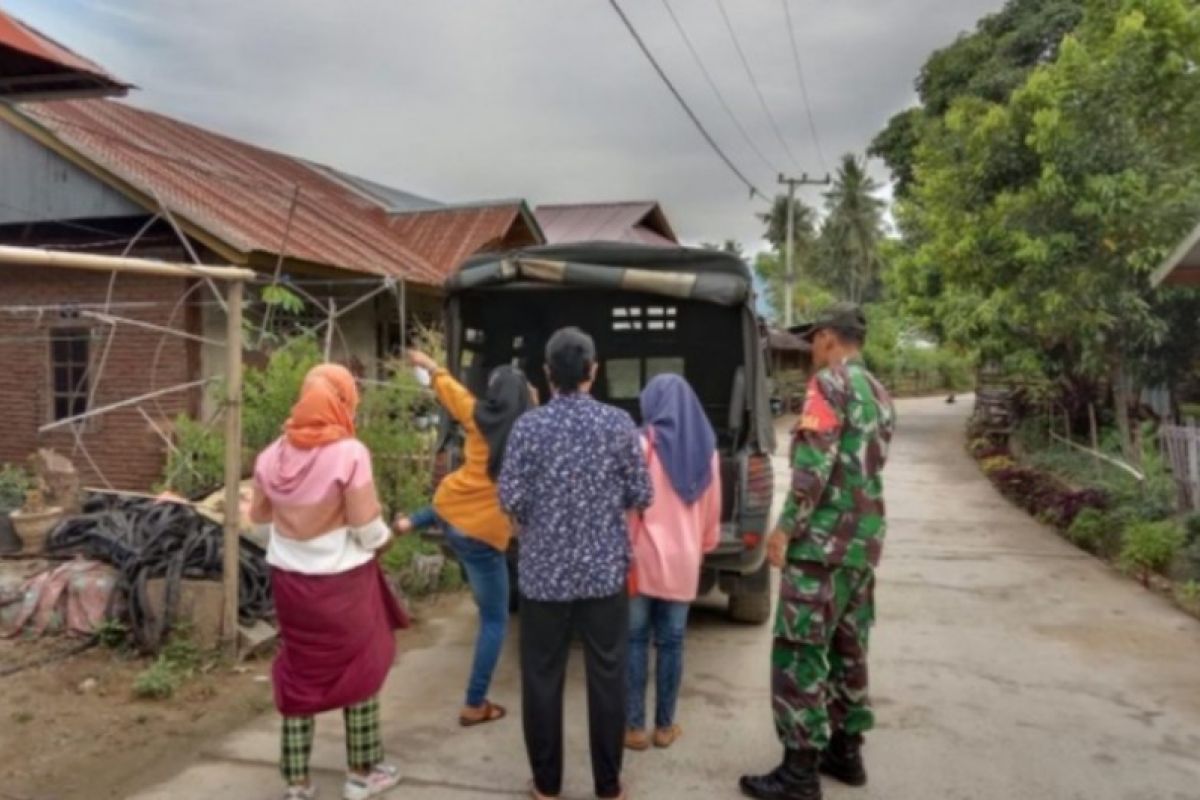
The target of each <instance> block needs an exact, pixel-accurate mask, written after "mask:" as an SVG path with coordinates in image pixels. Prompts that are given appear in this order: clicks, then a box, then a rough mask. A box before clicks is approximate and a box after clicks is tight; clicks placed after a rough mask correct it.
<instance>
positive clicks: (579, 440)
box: [500, 328, 653, 798]
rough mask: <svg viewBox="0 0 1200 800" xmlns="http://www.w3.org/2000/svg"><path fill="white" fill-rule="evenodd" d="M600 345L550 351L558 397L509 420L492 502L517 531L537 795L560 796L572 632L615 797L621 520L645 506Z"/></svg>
mask: <svg viewBox="0 0 1200 800" xmlns="http://www.w3.org/2000/svg"><path fill="white" fill-rule="evenodd" d="M596 369H597V366H596V347H595V344H594V343H593V342H592V339H591V337H589V336H588V335H587V334H585V333H583V332H582V331H580V330H578V329H577V328H564V329H563V330H560V331H558V332H557V333H555V334H554V336H552V337H551V338H550V341H549V343H548V344H547V345H546V373H547V375H548V377H549V379H550V385H551V388H552V389H553V390H554V397H553V399H552V400H551V401H550V402H549V403H547V404H546V405H545V406H543V407H541V408H539V409H536V410H534V411H531V412H528V413H527V414H525V415H524V416H522V417H521V418H520V419H519V420H517V423H516V425H514V426H513V429H512V433H511V434H510V435H509V439H508V445H507V447H506V448H505V453H504V467H503V469H502V470H501V473H500V503H501V505H502V506H503V507H504V509H505V510H506V511H507V512H508V513H509V514H511V515H512V517H513V518H514V519H515V520H516V522H517V526H518V534H517V535H518V542H519V546H520V560H519V563H518V578H517V580H518V587H519V588H520V592H521V682H522V706H523V717H524V728H525V747H526V750H527V751H528V754H529V764H530V767H531V768H532V770H533V781H534V790H535V792H536V793H537V796H538V797H542V798H553V797H557V796H558V794H559V792H560V791H561V789H562V728H563V719H562V697H563V681H564V676H565V674H566V668H567V653H568V651H569V647H570V643H571V638H572V635H573V634H575V635H578V636H579V638H580V639H581V640H582V642H583V646H584V656H585V659H586V665H587V683H588V719H589V729H590V732H591V751H592V774H593V777H594V779H595V784H596V796H597V797H601V798H617V797H623V796H624V791H623V788H622V786H621V759H622V754H623V752H624V738H625V663H626V645H627V641H628V630H629V610H628V595H627V592H626V578H627V575H628V572H629V558H630V548H629V528H628V525H627V523H626V516H625V515H626V513H627V512H628V511H631V510H643V509H645V508H646V507H647V506H649V505H650V502H651V500H652V499H653V497H652V495H653V490H652V489H651V485H650V476H649V474H648V473H647V471H646V464H645V458H644V457H643V455H642V450H641V447H640V446H639V444H638V432H637V428H636V427H635V426H634V424H633V420H632V419H631V418H630V416H629V415H628V414H626V413H625V412H624V411H621V410H620V409H617V408H613V407H612V406H608V405H605V404H603V403H600V402H598V401H597V400H595V399H594V398H593V397H592V396H591V394H590V391H591V387H592V382H593V381H594V380H595V378H596Z"/></svg>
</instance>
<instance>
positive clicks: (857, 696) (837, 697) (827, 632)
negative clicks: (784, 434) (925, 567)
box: [741, 304, 895, 800]
mask: <svg viewBox="0 0 1200 800" xmlns="http://www.w3.org/2000/svg"><path fill="white" fill-rule="evenodd" d="M800 332H801V333H802V335H803V336H804V338H806V339H807V340H808V341H809V342H811V343H812V348H813V365H814V367H816V368H817V374H816V375H815V376H814V377H813V379H812V380H811V381H810V382H809V386H808V394H807V397H806V399H805V404H804V411H803V413H802V415H801V417H800V420H799V421H798V423H797V425H796V428H795V430H794V435H793V440H792V454H791V459H792V490H791V494H790V496H789V497H788V500H787V504H786V506H785V507H784V510H783V515H782V516H781V518H780V520H779V524H778V526H777V528H776V530H775V532H774V533H772V534H771V538H770V540H769V543H768V556H769V558H770V559H771V561H772V563H773V564H775V565H776V566H778V567H780V568H781V569H782V575H781V580H780V593H779V606H778V609H777V612H776V618H775V628H774V637H775V644H774V648H773V650H772V654H771V695H772V697H771V701H772V707H773V709H774V712H775V728H776V731H777V732H778V734H779V738H780V740H781V741H782V742H783V745H784V748H785V755H784V762H783V764H782V765H780V766H779V767H778V768H777V769H775V770H774V771H773V772H771V773H768V774H767V775H762V776H747V777H743V778H742V781H741V788H742V791H743V792H744V793H745V794H747V795H749V796H750V797H756V798H761V799H762V800H819V798H820V797H821V785H820V780H819V779H818V776H817V772H818V769H819V770H820V771H821V772H824V773H826V774H828V775H830V776H832V777H834V778H837V779H838V780H841V781H842V782H844V783H848V784H850V785H853V786H861V785H863V784H865V783H866V780H867V775H866V771H865V769H864V768H863V765H862V758H861V753H860V747H861V743H862V735H863V733H864V732H866V731H867V730H870V729H871V728H872V727H873V725H874V716H873V714H872V712H871V707H870V704H869V703H868V701H867V638H868V633H869V631H870V627H871V623H872V622H873V621H874V619H875V605H874V589H875V567H876V565H877V564H878V563H879V557H880V555H881V554H882V552H883V539H884V533H885V531H886V527H887V526H886V521H885V517H884V504H883V479H882V477H881V473H882V470H883V466H884V462H885V461H886V460H887V452H888V445H889V443H890V441H891V438H892V431H893V429H894V427H895V411H894V409H893V406H892V401H891V399H890V398H889V397H888V394H887V391H886V390H885V389H884V388H883V386H882V385H881V384H880V383H879V381H877V380H876V379H875V378H874V376H872V375H871V373H869V372H868V371H867V368H866V366H865V365H864V364H863V361H862V357H861V353H860V350H861V347H862V344H863V340H864V339H865V337H866V320H865V318H864V317H863V315H862V311H861V310H860V309H859V308H858V307H857V306H854V305H852V304H838V305H836V306H834V307H833V308H832V309H830V310H829V311H827V312H826V313H825V314H822V315H821V317H820V318H819V319H818V320H817V321H816V322H814V323H812V324H811V325H808V326H804V328H803V329H802V330H801V331H800Z"/></svg>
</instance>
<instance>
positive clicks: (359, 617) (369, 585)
mask: <svg viewBox="0 0 1200 800" xmlns="http://www.w3.org/2000/svg"><path fill="white" fill-rule="evenodd" d="M271 588H272V590H273V591H274V593H275V614H276V617H277V618H278V621H279V652H278V655H276V656H275V664H274V668H273V670H272V673H273V677H274V680H275V707H276V708H278V709H279V712H280V713H281V714H283V715H284V716H289V717H306V716H310V715H312V714H319V713H321V712H323V711H330V710H332V709H336V708H345V707H346V706H350V705H354V704H356V703H361V702H363V701H364V700H369V699H370V698H372V697H374V696H375V695H376V694H378V693H379V690H380V689H381V688H382V687H383V682H384V680H385V679H386V678H387V674H388V670H390V669H391V667H392V662H393V661H394V660H395V657H396V637H395V634H394V633H393V632H394V631H395V630H397V629H399V628H407V627H408V622H409V620H408V615H407V614H406V613H405V612H404V609H403V608H402V607H401V606H400V603H399V602H398V601H397V600H396V596H395V595H394V594H393V593H392V590H391V589H390V588H389V587H388V585H387V583H386V581H385V579H384V577H383V571H382V570H381V569H380V568H379V564H378V562H376V561H373V560H372V561H370V562H368V563H366V564H363V565H362V566H361V567H358V568H356V569H353V570H351V571H349V572H344V573H342V574H340V575H302V574H300V573H298V572H288V571H287V570H282V569H272V570H271Z"/></svg>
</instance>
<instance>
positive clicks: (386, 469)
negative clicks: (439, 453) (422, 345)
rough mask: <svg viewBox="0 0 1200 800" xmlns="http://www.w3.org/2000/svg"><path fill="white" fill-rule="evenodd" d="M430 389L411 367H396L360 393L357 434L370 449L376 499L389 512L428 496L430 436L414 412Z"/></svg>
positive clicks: (424, 501)
mask: <svg viewBox="0 0 1200 800" xmlns="http://www.w3.org/2000/svg"><path fill="white" fill-rule="evenodd" d="M428 402H429V398H428V395H427V394H426V393H425V392H424V390H423V389H422V388H421V386H420V384H418V383H417V380H416V378H414V377H413V375H412V372H411V371H410V370H407V369H404V370H397V371H396V372H395V374H394V375H393V376H392V377H391V378H390V379H389V380H388V381H387V382H386V383H384V384H383V385H378V384H376V385H372V386H370V387H369V388H368V389H367V390H366V391H365V392H364V393H363V400H362V405H361V406H360V407H359V411H358V421H357V428H358V438H359V439H361V440H362V442H363V444H365V445H366V446H367V449H368V450H370V451H371V457H372V458H371V460H372V463H373V465H374V468H375V486H376V488H377V489H378V490H379V500H380V502H381V503H382V504H383V506H384V509H385V510H386V511H387V512H388V513H389V514H394V513H396V512H398V511H402V510H403V511H411V510H415V509H416V508H418V507H420V506H423V505H425V504H427V503H428V502H429V499H430V490H431V488H432V486H431V481H432V476H433V462H432V457H433V445H434V442H433V440H432V438H431V436H430V434H427V433H425V432H423V431H420V430H418V429H417V425H416V418H417V414H418V412H419V411H420V410H422V409H423V408H424V407H425V406H427V405H428Z"/></svg>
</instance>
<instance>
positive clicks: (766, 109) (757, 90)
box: [717, 0, 800, 169]
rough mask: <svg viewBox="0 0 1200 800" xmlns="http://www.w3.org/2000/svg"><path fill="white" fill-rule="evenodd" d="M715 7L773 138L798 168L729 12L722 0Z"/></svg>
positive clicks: (798, 165) (798, 166)
mask: <svg viewBox="0 0 1200 800" xmlns="http://www.w3.org/2000/svg"><path fill="white" fill-rule="evenodd" d="M717 8H719V9H720V10H721V18H722V19H723V20H725V29H726V30H727V31H729V38H730V39H732V40H733V46H734V48H736V49H737V53H738V57H739V58H741V60H742V66H743V67H745V68H746V76H747V77H749V78H750V85H751V86H753V87H754V94H756V95H757V96H758V104H759V105H760V106H762V110H763V113H764V114H766V115H767V121H768V122H770V123H771V130H772V131H774V132H775V138H776V139H778V140H779V144H780V145H782V146H783V152H785V153H787V157H788V160H789V161H791V162H792V165H793V166H795V167H796V168H797V169H799V168H800V164H799V163H798V162H797V161H796V157H795V156H794V155H792V148H790V147H788V143H787V140H785V139H784V138H783V133H782V132H781V131H780V130H779V123H778V122H776V121H775V115H774V114H772V113H771V108H770V106H768V105H767V99H766V98H765V97H763V93H762V88H761V87H760V86H759V85H758V79H757V78H755V77H754V70H752V69H751V68H750V61H749V59H747V58H746V51H744V50H743V49H742V43H741V42H740V41H739V40H738V36H737V32H736V31H735V30H734V29H733V23H732V22H731V21H730V20H729V12H727V11H726V10H725V3H724V2H722V0H717Z"/></svg>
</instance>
